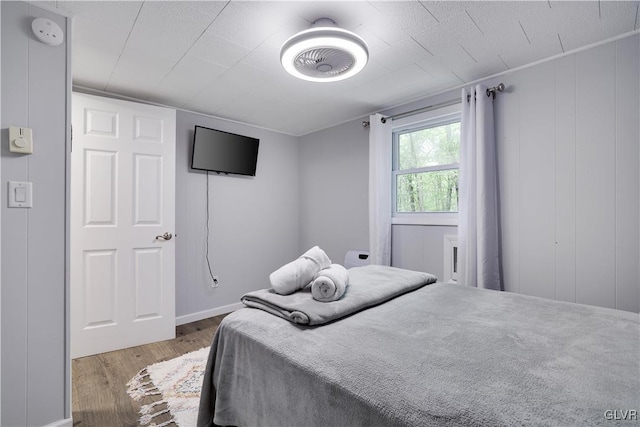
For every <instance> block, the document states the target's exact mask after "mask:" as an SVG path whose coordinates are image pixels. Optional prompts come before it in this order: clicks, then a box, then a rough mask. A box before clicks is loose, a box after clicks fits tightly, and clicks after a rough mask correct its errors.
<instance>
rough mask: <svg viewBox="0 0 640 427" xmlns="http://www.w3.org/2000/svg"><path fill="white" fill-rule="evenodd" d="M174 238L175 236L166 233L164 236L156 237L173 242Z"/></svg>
mask: <svg viewBox="0 0 640 427" xmlns="http://www.w3.org/2000/svg"><path fill="white" fill-rule="evenodd" d="M172 237H173V234H171V233H168V232H167V233H164V234H163V235H162V236H156V239H162V240H171V238H172Z"/></svg>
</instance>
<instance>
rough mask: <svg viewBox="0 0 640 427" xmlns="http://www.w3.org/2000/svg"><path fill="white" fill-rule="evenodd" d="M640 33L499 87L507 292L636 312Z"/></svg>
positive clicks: (530, 71)
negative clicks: (505, 88) (502, 89)
mask: <svg viewBox="0 0 640 427" xmlns="http://www.w3.org/2000/svg"><path fill="white" fill-rule="evenodd" d="M639 37H640V36H638V34H636V35H634V36H632V37H627V38H624V39H621V40H618V41H615V42H611V43H608V44H605V45H602V46H598V47H595V48H592V49H588V50H585V51H582V52H578V53H576V54H573V55H569V56H566V57H563V58H560V59H556V60H553V61H550V62H545V63H542V64H539V65H536V66H532V67H529V68H526V69H523V70H520V71H517V72H514V73H511V74H507V75H505V76H503V78H502V79H501V80H502V81H503V82H504V83H505V84H506V85H507V86H508V87H509V93H506V94H501V95H500V96H499V97H498V100H497V101H496V126H497V133H498V146H499V154H498V156H499V168H500V170H499V176H500V189H501V208H502V213H501V215H502V242H503V261H504V262H503V264H504V281H505V286H506V290H509V291H514V292H520V293H523V294H528V295H535V296H540V297H544V298H551V299H558V300H563V301H572V302H578V303H584V304H592V305H599V306H604V307H611V308H618V309H624V310H631V311H638V310H639V309H640V300H639V288H640V284H639V281H640V278H639V271H638V269H639V267H638V260H639V258H640V257H639V252H640V251H639V237H638V236H639V235H640V233H639V227H640V220H639V217H640V215H639V203H640V202H639V187H640V178H639V172H638V170H639V169H640V152H639V148H638V146H639V129H638V120H639V117H640V110H639V99H640V95H639V94H640V90H639V78H638V76H639V75H640V68H639V65H638V57H639V45H640V40H639Z"/></svg>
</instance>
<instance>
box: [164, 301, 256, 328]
mask: <svg viewBox="0 0 640 427" xmlns="http://www.w3.org/2000/svg"><path fill="white" fill-rule="evenodd" d="M242 307H244V304H242V303H241V302H237V303H234V304H229V305H223V306H222V307H216V308H212V309H210V310H203V311H198V312H197V313H191V314H185V315H183V316H177V317H176V326H179V325H184V324H186V323H191V322H197V321H198V320H202V319H208V318H209V317H214V316H219V315H221V314H226V313H231V312H232V311H236V310H237V309H239V308H242Z"/></svg>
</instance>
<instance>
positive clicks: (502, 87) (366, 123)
mask: <svg viewBox="0 0 640 427" xmlns="http://www.w3.org/2000/svg"><path fill="white" fill-rule="evenodd" d="M504 90H505V85H504V83H500V84H498V85H497V86H494V87H491V88H487V96H491V95H493V99H496V92H503V91H504ZM468 100H469V97H467V101H468ZM461 102H462V101H461V100H460V99H459V98H458V99H452V100H450V101H445V102H441V103H439V104H434V105H429V106H427V107H422V108H416V109H415V110H411V111H405V112H404V113H399V114H395V115H393V116H389V117H382V118H381V119H380V121H381V122H382V123H386V122H387V120H389V119H391V120H394V119H400V118H403V117H408V116H412V115H414V114H418V113H424V112H427V111H431V110H435V109H437V108H444V107H448V106H450V105H455V104H460V103H461ZM369 124H370V123H369V120H365V121H363V122H362V126H363V127H365V128H366V127H369Z"/></svg>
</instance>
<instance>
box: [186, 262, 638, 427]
mask: <svg viewBox="0 0 640 427" xmlns="http://www.w3.org/2000/svg"><path fill="white" fill-rule="evenodd" d="M405 272H406V271H405V270H401V269H394V268H393V267H380V266H367V267H356V268H354V269H351V270H350V278H351V283H350V285H349V288H348V291H347V293H346V294H345V295H344V297H343V300H345V301H347V299H348V298H349V297H350V296H353V295H356V294H357V293H358V292H359V291H358V290H360V292H364V290H365V289H366V288H367V287H369V288H370V289H372V290H371V293H373V294H376V291H375V289H376V286H373V285H377V286H384V283H386V282H389V281H393V279H390V277H393V276H394V275H395V274H396V273H398V274H400V275H402V274H405ZM427 282H429V283H423V284H422V285H420V286H416V287H414V288H413V289H411V290H408V291H406V292H404V293H401V294H397V295H395V294H394V295H392V296H391V297H390V298H389V299H388V300H387V301H382V302H381V301H378V300H376V301H374V303H372V304H371V305H370V306H368V307H365V308H361V309H359V310H352V312H350V313H347V314H344V315H338V316H334V317H331V316H329V318H328V319H327V321H326V322H324V323H323V324H322V325H319V326H309V325H301V324H297V323H294V321H292V319H291V318H288V319H287V315H286V314H285V315H282V314H278V313H274V312H269V310H264V309H262V310H261V309H256V308H249V307H246V308H242V309H239V310H237V311H236V312H234V313H231V314H230V315H228V316H227V317H226V318H225V319H224V320H223V321H222V323H221V324H220V327H219V328H218V330H217V332H216V334H215V337H214V339H213V343H212V347H211V351H210V355H209V360H208V363H207V368H206V371H205V376H204V381H203V387H202V393H201V401H200V410H199V417H198V425H200V426H210V425H235V426H249V425H251V426H254V425H265V426H518V425H545V426H546V425H562V426H568V425H580V426H587V425H605V424H606V425H612V421H616V422H617V423H622V424H625V423H631V422H637V421H635V420H637V411H638V410H640V408H639V406H640V403H639V402H640V379H639V374H640V361H639V357H640V326H639V320H638V314H636V313H629V312H623V311H618V310H612V309H605V308H600V307H592V306H586V305H579V304H572V303H564V302H559V301H550V300H545V299H541V298H536V297H530V296H524V295H519V294H514V293H508V292H496V291H488V290H481V289H476V288H472V287H468V286H462V285H454V284H446V283H430V281H427ZM265 292H266V291H265ZM350 292H351V294H350ZM365 293H366V292H365ZM301 295H302V294H301ZM298 303H299V302H296V304H298ZM327 304H330V303H327ZM326 307H328V306H327V305H324V306H322V309H326ZM285 311H286V310H285ZM307 323H308V322H307ZM614 425H615V424H614Z"/></svg>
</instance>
